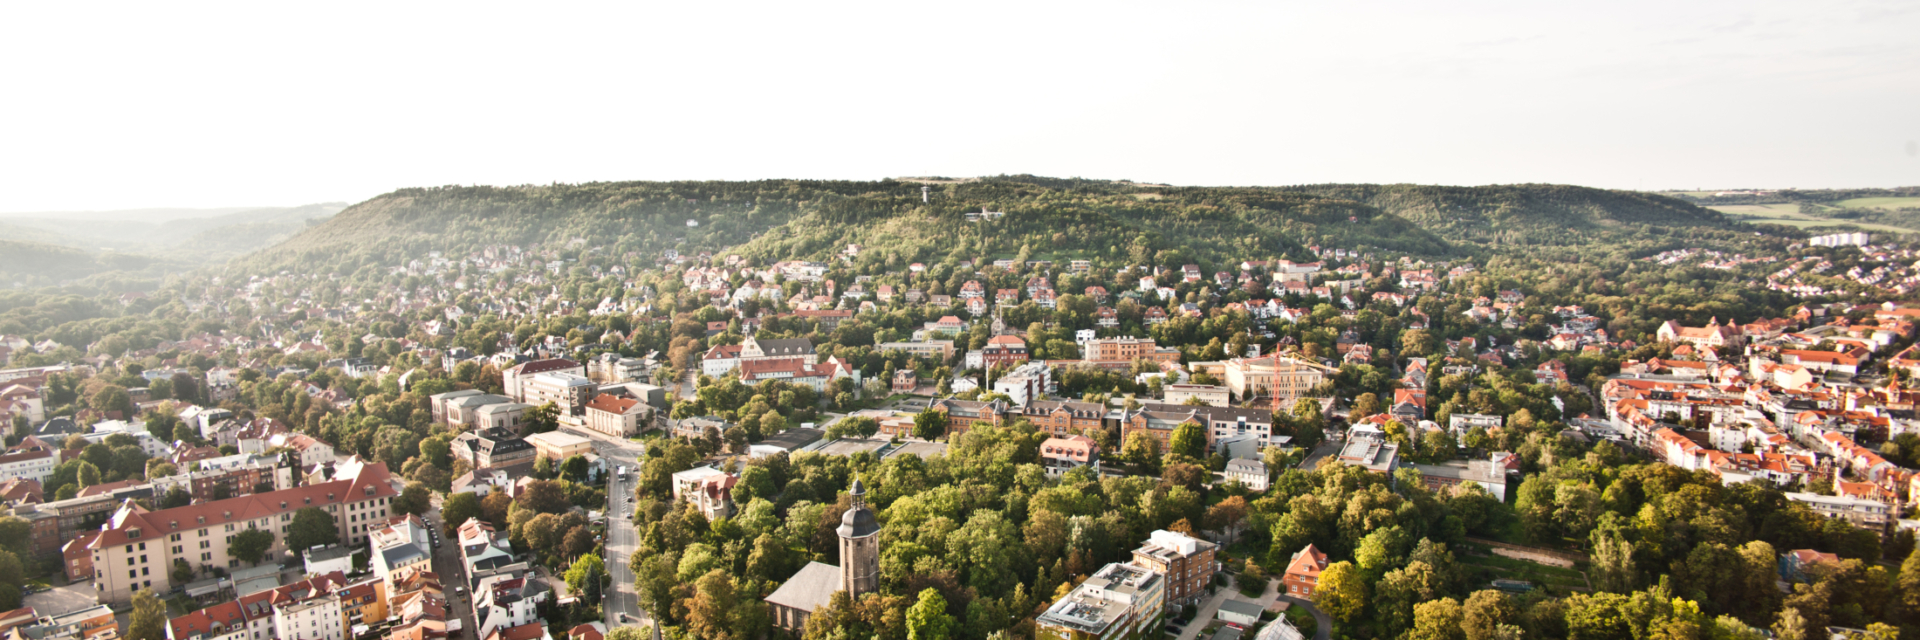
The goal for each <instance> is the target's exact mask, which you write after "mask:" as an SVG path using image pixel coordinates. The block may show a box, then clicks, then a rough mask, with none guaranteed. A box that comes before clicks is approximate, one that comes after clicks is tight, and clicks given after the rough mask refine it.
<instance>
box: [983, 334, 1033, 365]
mask: <svg viewBox="0 0 1920 640" xmlns="http://www.w3.org/2000/svg"><path fill="white" fill-rule="evenodd" d="M980 362H981V364H982V366H983V367H985V368H986V369H987V370H989V371H991V370H992V369H993V368H994V367H998V366H1002V365H1004V366H1006V367H1007V368H1009V369H1011V368H1013V367H1018V366H1020V365H1022V364H1026V362H1027V341H1026V340H1022V339H1021V338H1020V336H994V337H992V338H989V339H987V346H984V347H981V348H980Z"/></svg>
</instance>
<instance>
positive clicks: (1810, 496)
mask: <svg viewBox="0 0 1920 640" xmlns="http://www.w3.org/2000/svg"><path fill="white" fill-rule="evenodd" d="M1786 495H1787V499H1788V500H1792V501H1794V502H1801V503H1805V504H1806V505H1807V506H1808V507H1812V508H1813V512H1814V513H1817V514H1820V515H1821V516H1824V517H1828V518H1841V519H1844V520H1846V521H1847V522H1848V523H1850V524H1852V525H1853V526H1856V527H1859V528H1862V529H1868V530H1872V531H1875V532H1885V531H1886V530H1887V526H1888V525H1889V524H1891V523H1892V522H1893V520H1894V518H1893V512H1892V507H1888V506H1887V504H1886V503H1884V502H1880V501H1878V500H1867V499H1862V498H1848V497H1844V496H1823V495H1820V494H1817V493H1788V494H1786Z"/></svg>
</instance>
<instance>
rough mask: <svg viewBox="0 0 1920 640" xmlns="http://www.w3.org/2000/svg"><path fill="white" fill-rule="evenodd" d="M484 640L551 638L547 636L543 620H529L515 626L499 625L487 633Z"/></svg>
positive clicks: (538, 639) (545, 639) (535, 639)
mask: <svg viewBox="0 0 1920 640" xmlns="http://www.w3.org/2000/svg"><path fill="white" fill-rule="evenodd" d="M485 640H552V639H551V638H548V637H547V625H546V623H544V622H529V623H526V624H523V625H520V626H517V627H500V628H498V629H494V630H493V633H490V634H487V637H486V639H485Z"/></svg>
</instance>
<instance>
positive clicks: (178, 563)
mask: <svg viewBox="0 0 1920 640" xmlns="http://www.w3.org/2000/svg"><path fill="white" fill-rule="evenodd" d="M167 577H169V578H172V579H173V582H174V584H186V583H188V582H192V581H193V563H190V562H187V560H186V558H174V559H173V570H171V571H169V572H168V573H167Z"/></svg>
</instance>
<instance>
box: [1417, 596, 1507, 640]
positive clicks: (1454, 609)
mask: <svg viewBox="0 0 1920 640" xmlns="http://www.w3.org/2000/svg"><path fill="white" fill-rule="evenodd" d="M1461 622H1462V619H1461V611H1460V601H1459V600H1455V599H1453V598H1441V599H1439V600H1428V601H1426V602H1422V603H1420V604H1417V605H1414V606H1413V630H1412V631H1410V632H1408V633H1407V635H1406V636H1404V637H1405V638H1407V639H1408V640H1466V639H1467V637H1468V636H1466V634H1465V633H1464V631H1465V630H1464V629H1463V628H1462V624H1461ZM1481 637H1492V636H1481Z"/></svg>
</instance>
